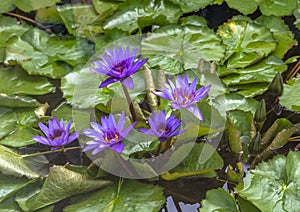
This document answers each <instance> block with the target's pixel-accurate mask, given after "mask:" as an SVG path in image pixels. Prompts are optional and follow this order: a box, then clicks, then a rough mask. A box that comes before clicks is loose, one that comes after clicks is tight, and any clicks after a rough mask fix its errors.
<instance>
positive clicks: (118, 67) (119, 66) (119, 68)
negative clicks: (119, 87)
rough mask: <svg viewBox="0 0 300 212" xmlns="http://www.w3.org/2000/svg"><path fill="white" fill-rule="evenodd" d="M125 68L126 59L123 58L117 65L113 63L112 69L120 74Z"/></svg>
mask: <svg viewBox="0 0 300 212" xmlns="http://www.w3.org/2000/svg"><path fill="white" fill-rule="evenodd" d="M125 68H126V61H124V60H123V61H121V62H120V63H118V64H117V65H115V66H114V67H113V68H112V69H113V70H115V71H117V72H119V73H120V74H122V73H123V71H124V70H125Z"/></svg>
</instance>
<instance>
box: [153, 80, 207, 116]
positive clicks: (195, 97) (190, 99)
mask: <svg viewBox="0 0 300 212" xmlns="http://www.w3.org/2000/svg"><path fill="white" fill-rule="evenodd" d="M196 85H197V78H195V79H194V80H193V81H192V83H191V84H190V85H189V82H188V77H187V75H186V74H184V78H183V79H182V78H181V76H179V75H178V76H177V79H176V80H175V85H174V83H173V82H172V81H171V80H169V84H167V83H166V84H165V88H163V89H161V90H162V92H153V93H154V94H156V95H157V96H159V97H161V98H165V99H167V100H171V101H172V104H171V107H172V108H174V109H179V110H180V109H183V108H186V109H187V110H189V111H190V112H191V113H193V114H194V115H195V116H196V117H197V118H198V119H200V120H201V121H203V115H202V113H201V111H200V109H199V108H198V106H197V105H196V103H197V102H199V101H200V100H201V99H203V98H204V97H206V96H207V92H208V91H209V89H210V87H211V86H210V85H209V86H204V87H202V88H200V89H199V90H196Z"/></svg>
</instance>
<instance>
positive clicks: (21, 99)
mask: <svg viewBox="0 0 300 212" xmlns="http://www.w3.org/2000/svg"><path fill="white" fill-rule="evenodd" d="M0 105H1V106H5V107H12V108H21V107H37V106H39V103H38V101H36V100H35V99H34V98H32V97H30V96H23V95H7V94H5V93H0Z"/></svg>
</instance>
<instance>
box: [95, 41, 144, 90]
mask: <svg viewBox="0 0 300 212" xmlns="http://www.w3.org/2000/svg"><path fill="white" fill-rule="evenodd" d="M105 52H106V54H107V56H104V55H100V57H101V59H102V60H97V61H96V62H95V63H94V64H95V65H96V68H94V71H95V72H97V73H99V74H103V75H106V76H109V78H107V79H106V80H104V81H103V82H102V83H101V84H100V85H99V88H103V87H105V86H107V85H109V84H111V83H114V82H121V83H122V84H123V85H125V86H126V87H128V88H130V89H133V88H134V84H133V80H132V78H131V75H133V74H134V73H135V72H137V71H138V70H139V69H140V68H141V67H142V66H143V65H144V64H145V63H146V62H147V60H148V58H147V59H144V60H142V57H139V58H138V59H137V60H136V57H137V52H138V49H137V48H135V49H133V50H132V52H131V53H130V50H129V47H127V48H126V49H125V48H122V47H120V49H118V48H117V47H116V46H114V50H113V51H112V50H110V49H106V51H105Z"/></svg>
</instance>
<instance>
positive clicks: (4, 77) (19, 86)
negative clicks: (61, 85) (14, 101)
mask: <svg viewBox="0 0 300 212" xmlns="http://www.w3.org/2000/svg"><path fill="white" fill-rule="evenodd" d="M0 76H1V77H0V92H4V93H6V94H8V95H10V94H29V95H41V94H46V93H49V92H51V91H53V90H54V86H53V85H52V84H50V83H49V82H48V80H47V79H46V78H44V77H38V76H29V75H28V74H27V73H26V72H24V71H23V70H22V69H21V68H19V67H18V66H16V67H13V68H7V69H1V70H0Z"/></svg>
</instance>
